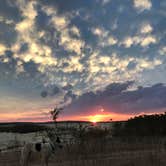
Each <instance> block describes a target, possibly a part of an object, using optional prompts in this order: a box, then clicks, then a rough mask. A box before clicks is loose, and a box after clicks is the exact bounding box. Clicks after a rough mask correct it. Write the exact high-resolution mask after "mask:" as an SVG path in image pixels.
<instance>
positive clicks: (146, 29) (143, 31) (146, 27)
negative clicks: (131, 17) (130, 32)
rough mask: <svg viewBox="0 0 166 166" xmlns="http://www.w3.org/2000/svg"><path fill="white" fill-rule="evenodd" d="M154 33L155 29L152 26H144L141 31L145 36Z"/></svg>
mask: <svg viewBox="0 0 166 166" xmlns="http://www.w3.org/2000/svg"><path fill="white" fill-rule="evenodd" d="M152 31H153V27H152V26H151V25H150V24H143V25H142V26H141V29H140V32H141V33H143V34H146V33H151V32H152Z"/></svg>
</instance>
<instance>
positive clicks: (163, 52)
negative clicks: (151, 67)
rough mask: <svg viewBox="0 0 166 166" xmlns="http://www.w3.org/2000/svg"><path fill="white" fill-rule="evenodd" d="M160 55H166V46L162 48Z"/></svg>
mask: <svg viewBox="0 0 166 166" xmlns="http://www.w3.org/2000/svg"><path fill="white" fill-rule="evenodd" d="M159 53H160V55H166V46H164V47H162V48H161V49H160V50H159Z"/></svg>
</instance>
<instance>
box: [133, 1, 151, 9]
mask: <svg viewBox="0 0 166 166" xmlns="http://www.w3.org/2000/svg"><path fill="white" fill-rule="evenodd" d="M134 7H135V8H136V9H138V10H140V11H143V10H150V9H151V7H152V3H151V1H150V0H134Z"/></svg>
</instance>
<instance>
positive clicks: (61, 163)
mask: <svg viewBox="0 0 166 166" xmlns="http://www.w3.org/2000/svg"><path fill="white" fill-rule="evenodd" d="M161 140H162V139H160V141H161ZM160 141H159V138H158V139H153V138H150V139H147V138H144V139H142V140H136V139H135V140H134V141H133V140H132V141H131V140H125V141H124V142H123V141H122V140H116V141H115V140H112V141H105V142H104V143H102V142H100V141H99V140H97V141H94V140H93V141H90V142H89V143H88V142H86V144H80V145H76V144H75V145H67V146H66V147H64V148H63V149H62V150H60V151H57V154H56V155H55V156H52V157H51V159H50V162H49V165H50V166H110V165H114V166H140V165H141V166H165V165H166V159H165V156H166V153H165V150H164V149H163V146H162V141H161V142H160ZM19 156H20V152H19V149H15V150H11V151H6V152H5V153H1V155H0V165H1V166H18V165H19ZM37 161H39V160H36V155H35V159H34V156H32V158H31V166H39V165H40V162H37Z"/></svg>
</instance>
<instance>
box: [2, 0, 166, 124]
mask: <svg viewBox="0 0 166 166" xmlns="http://www.w3.org/2000/svg"><path fill="white" fill-rule="evenodd" d="M165 75H166V1H165V0H158V1H156V0H123V1H122V0H70V1H66V0H56V1H52V0H38V1H35V0H32V1H27V0H15V1H12V0H6V1H1V2H0V114H1V117H2V119H0V120H1V121H10V120H11V121H13V120H14V121H20V120H34V119H37V120H44V119H48V117H49V116H48V111H49V110H50V109H52V108H53V107H54V106H57V105H58V106H59V105H60V106H65V111H64V112H63V114H64V116H69V115H77V114H78V115H84V114H86V113H87V112H88V113H89V114H90V112H91V111H92V110H93V109H94V108H96V106H100V107H102V108H105V109H107V112H110V113H123V114H126V113H128V114H138V113H141V112H159V111H161V110H162V111H163V110H164V109H165V107H166V104H165V103H166V101H165V99H163V98H164V95H161V94H160V92H161V93H163V92H165V89H166V87H165V83H166V77H165ZM128 81H131V82H132V84H129V86H127V87H126V88H124V89H123V90H122V91H120V94H119V95H122V96H124V95H127V96H128V95H129V96H130V95H131V93H132V95H133V94H134V96H137V95H138V94H137V93H140V89H139V88H137V87H138V86H139V87H142V89H141V93H143V94H142V97H139V99H138V98H136V100H134V102H135V103H137V102H138V105H137V106H134V107H133V106H131V105H132V103H133V101H131V100H128V101H127V102H126V100H124V99H123V97H122V101H123V102H121V101H120V99H119V97H118V98H117V97H116V96H117V94H118V93H117V94H112V93H111V99H110V98H109V99H107V100H108V101H107V102H106V101H105V100H106V99H105V97H104V96H103V97H102V98H100V100H99V98H98V97H96V98H97V100H95V101H94V105H93V104H92V103H89V100H88V101H87V102H85V99H84V96H88V97H89V95H90V96H91V94H93V95H95V96H98V94H97V92H100V93H104V94H105V91H106V90H108V89H107V87H108V86H111V85H112V87H114V85H115V84H116V86H115V91H116V90H117V89H116V88H117V86H121V85H126V84H127V85H128ZM159 83H162V84H159ZM156 84H157V86H158V87H160V89H156V86H155V85H156ZM147 87H149V88H150V89H149V90H147V89H146V88H147ZM161 89H162V90H161ZM160 90H161V91H160ZM124 91H125V92H124ZM126 91H127V92H126ZM131 91H132V92H131ZM134 91H135V93H134ZM138 91H139V92H138ZM149 91H150V92H149ZM156 91H157V92H156ZM124 93H125V94H124ZM156 93H157V94H156ZM149 94H151V95H149ZM93 95H92V96H93ZM108 96H109V95H108V94H107V97H108ZM145 96H146V97H145ZM161 96H162V97H161ZM92 98H93V97H92ZM112 98H116V100H117V101H116V104H115V99H114V100H113V99H112ZM125 98H127V97H126V96H125ZM161 98H162V99H161ZM160 99H161V100H162V101H161V100H160ZM102 100H104V101H103V102H102ZM140 100H141V102H140ZM147 100H148V101H149V103H150V102H151V101H152V102H153V103H155V106H154V105H153V107H149V106H147V105H150V104H149V103H147ZM118 101H119V102H118ZM159 101H161V102H159ZM80 102H83V105H84V107H85V109H79V107H80V105H79V103H80ZM117 102H118V103H117ZM139 102H140V104H141V105H142V103H143V107H139ZM108 103H109V104H108ZM110 103H111V104H110ZM122 103H123V104H122ZM146 103H147V105H146ZM121 104H122V106H121V108H120V107H119V106H115V105H121ZM124 104H125V105H126V109H122V108H124ZM145 105H146V106H145ZM138 107H139V109H136V108H138ZM132 108H133V109H132ZM135 109H136V110H135ZM87 110H89V111H87ZM92 112H93V111H92Z"/></svg>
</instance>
